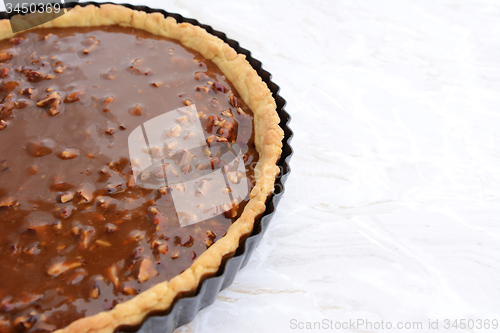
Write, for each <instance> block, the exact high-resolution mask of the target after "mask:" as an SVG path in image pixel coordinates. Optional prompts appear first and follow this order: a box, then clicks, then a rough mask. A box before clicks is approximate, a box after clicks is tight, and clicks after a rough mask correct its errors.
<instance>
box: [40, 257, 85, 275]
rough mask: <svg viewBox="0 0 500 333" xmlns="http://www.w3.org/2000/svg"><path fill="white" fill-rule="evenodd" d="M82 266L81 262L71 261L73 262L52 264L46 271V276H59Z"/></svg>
mask: <svg viewBox="0 0 500 333" xmlns="http://www.w3.org/2000/svg"><path fill="white" fill-rule="evenodd" d="M81 265H82V263H81V262H79V261H73V262H56V263H54V264H52V265H51V266H50V267H49V268H48V269H47V274H49V275H50V276H53V277H55V276H59V275H61V274H63V273H65V272H67V271H69V270H71V269H73V268H77V267H80V266H81Z"/></svg>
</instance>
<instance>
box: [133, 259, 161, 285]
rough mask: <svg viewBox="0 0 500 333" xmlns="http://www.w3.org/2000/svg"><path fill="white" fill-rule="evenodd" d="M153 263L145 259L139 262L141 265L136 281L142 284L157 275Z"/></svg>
mask: <svg viewBox="0 0 500 333" xmlns="http://www.w3.org/2000/svg"><path fill="white" fill-rule="evenodd" d="M153 265H154V264H153V262H152V261H151V260H150V259H148V258H146V259H143V260H142V261H141V265H140V266H139V274H138V276H137V280H138V281H139V282H140V283H142V282H145V281H147V280H149V279H150V278H152V277H154V276H156V275H158V271H157V270H156V269H155V268H154V266H153Z"/></svg>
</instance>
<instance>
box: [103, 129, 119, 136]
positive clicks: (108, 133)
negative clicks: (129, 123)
mask: <svg viewBox="0 0 500 333" xmlns="http://www.w3.org/2000/svg"><path fill="white" fill-rule="evenodd" d="M115 131H116V130H115V129H114V128H109V129H107V130H106V132H105V133H106V134H107V135H113V134H115Z"/></svg>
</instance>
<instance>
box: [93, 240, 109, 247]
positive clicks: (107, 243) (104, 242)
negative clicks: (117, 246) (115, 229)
mask: <svg viewBox="0 0 500 333" xmlns="http://www.w3.org/2000/svg"><path fill="white" fill-rule="evenodd" d="M95 242H96V244H99V245H101V246H106V247H111V243H110V242H107V241H105V240H102V239H98V240H96V241H95Z"/></svg>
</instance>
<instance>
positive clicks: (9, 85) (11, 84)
mask: <svg viewBox="0 0 500 333" xmlns="http://www.w3.org/2000/svg"><path fill="white" fill-rule="evenodd" d="M18 86H19V83H17V82H16V81H8V82H5V83H4V84H3V86H2V91H3V92H6V93H9V92H11V91H12V90H14V89H16V88H17V87H18Z"/></svg>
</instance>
